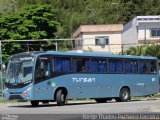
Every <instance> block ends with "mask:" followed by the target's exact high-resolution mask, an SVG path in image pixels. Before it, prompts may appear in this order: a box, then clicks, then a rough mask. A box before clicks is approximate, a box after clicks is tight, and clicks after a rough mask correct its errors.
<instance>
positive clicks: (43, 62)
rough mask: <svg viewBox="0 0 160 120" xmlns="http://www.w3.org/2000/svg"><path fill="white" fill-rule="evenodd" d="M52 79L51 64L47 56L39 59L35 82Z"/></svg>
mask: <svg viewBox="0 0 160 120" xmlns="http://www.w3.org/2000/svg"><path fill="white" fill-rule="evenodd" d="M50 77H51V63H50V60H49V58H48V57H47V56H43V57H39V58H38V60H37V63H36V69H35V81H36V82H40V81H43V80H46V79H49V78H50Z"/></svg>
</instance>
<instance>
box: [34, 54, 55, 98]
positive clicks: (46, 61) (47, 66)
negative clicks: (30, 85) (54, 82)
mask: <svg viewBox="0 0 160 120" xmlns="http://www.w3.org/2000/svg"><path fill="white" fill-rule="evenodd" d="M51 68H52V64H51V56H48V55H43V56H40V57H38V59H37V62H36V68H35V87H34V97H35V100H49V99H50V100H51V99H53V88H52V86H51V76H52V69H51Z"/></svg>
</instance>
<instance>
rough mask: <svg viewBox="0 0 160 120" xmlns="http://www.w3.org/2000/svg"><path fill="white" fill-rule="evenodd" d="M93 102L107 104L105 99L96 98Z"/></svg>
mask: <svg viewBox="0 0 160 120" xmlns="http://www.w3.org/2000/svg"><path fill="white" fill-rule="evenodd" d="M95 101H96V102H97V103H105V102H107V99H105V98H96V99H95Z"/></svg>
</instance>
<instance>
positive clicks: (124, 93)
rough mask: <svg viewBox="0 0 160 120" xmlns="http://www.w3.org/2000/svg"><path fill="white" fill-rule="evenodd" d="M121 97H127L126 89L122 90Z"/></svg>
mask: <svg viewBox="0 0 160 120" xmlns="http://www.w3.org/2000/svg"><path fill="white" fill-rule="evenodd" d="M122 97H123V98H124V99H127V98H128V91H127V90H124V91H123V93H122Z"/></svg>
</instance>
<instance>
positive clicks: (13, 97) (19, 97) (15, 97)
mask: <svg viewBox="0 0 160 120" xmlns="http://www.w3.org/2000/svg"><path fill="white" fill-rule="evenodd" d="M14 99H17V100H23V98H22V97H21V96H20V95H11V96H9V100H14Z"/></svg>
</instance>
